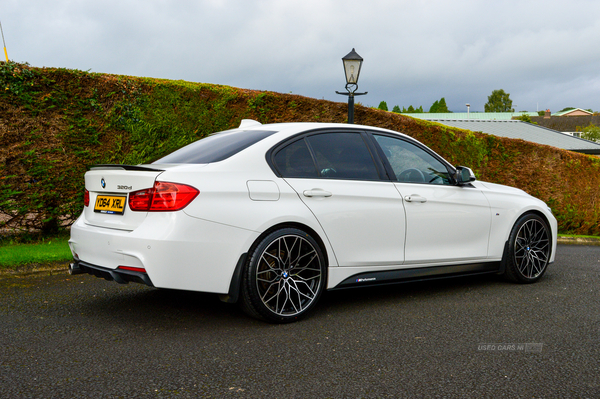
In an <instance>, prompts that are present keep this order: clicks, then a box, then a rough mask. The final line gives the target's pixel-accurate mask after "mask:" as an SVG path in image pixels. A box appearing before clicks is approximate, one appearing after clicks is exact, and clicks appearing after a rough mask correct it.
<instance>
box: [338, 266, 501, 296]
mask: <svg viewBox="0 0 600 399" xmlns="http://www.w3.org/2000/svg"><path fill="white" fill-rule="evenodd" d="M500 270H501V262H500V261H498V262H483V263H469V264H466V265H451V266H436V267H419V268H415V269H400V270H390V271H378V272H366V273H359V274H355V275H354V276H350V277H348V278H347V279H345V280H344V281H342V282H341V283H339V284H338V285H336V286H335V287H333V288H330V289H329V290H330V291H331V290H340V289H344V288H355V287H370V286H374V285H384V284H398V283H407V282H411V281H424V280H437V279H443V278H451V277H461V276H473V275H477V274H489V273H498V272H499V271H500Z"/></svg>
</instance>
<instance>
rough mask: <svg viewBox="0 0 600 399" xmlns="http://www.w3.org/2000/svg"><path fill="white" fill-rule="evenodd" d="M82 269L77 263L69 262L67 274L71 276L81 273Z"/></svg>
mask: <svg viewBox="0 0 600 399" xmlns="http://www.w3.org/2000/svg"><path fill="white" fill-rule="evenodd" d="M82 273H83V270H81V268H80V267H79V265H78V264H77V263H69V274H70V275H71V276H73V275H75V274H82Z"/></svg>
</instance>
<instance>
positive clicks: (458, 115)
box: [402, 112, 538, 120]
mask: <svg viewBox="0 0 600 399" xmlns="http://www.w3.org/2000/svg"><path fill="white" fill-rule="evenodd" d="M402 115H406V116H410V117H413V118H417V119H425V120H434V119H444V120H451V119H454V120H456V119H465V120H471V119H475V120H510V119H512V118H513V117H518V116H521V115H529V116H538V113H537V112H469V113H466V112H450V113H439V114H438V113H433V114H430V113H417V114H414V113H410V114H404V113H403V114H402Z"/></svg>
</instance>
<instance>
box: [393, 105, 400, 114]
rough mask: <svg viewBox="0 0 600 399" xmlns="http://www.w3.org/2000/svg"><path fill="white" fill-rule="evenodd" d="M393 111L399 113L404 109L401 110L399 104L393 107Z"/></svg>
mask: <svg viewBox="0 0 600 399" xmlns="http://www.w3.org/2000/svg"><path fill="white" fill-rule="evenodd" d="M392 112H395V113H397V114H399V113H400V112H402V111H400V107H399V106H397V105H394V108H392Z"/></svg>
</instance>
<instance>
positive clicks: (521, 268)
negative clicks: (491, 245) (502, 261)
mask: <svg viewBox="0 0 600 399" xmlns="http://www.w3.org/2000/svg"><path fill="white" fill-rule="evenodd" d="M550 238H551V233H550V229H549V228H548V224H547V223H546V221H545V220H544V219H542V218H541V217H540V216H538V215H536V214H532V213H530V214H526V215H523V216H521V218H519V220H517V222H516V223H515V225H514V227H513V229H512V231H511V233H510V238H509V243H508V254H507V256H508V258H507V259H506V277H508V279H510V280H512V281H514V282H517V283H534V282H536V281H538V280H539V279H540V278H541V277H542V275H543V274H544V273H545V272H546V267H547V266H548V261H549V260H550V253H551V250H552V244H551V239H550Z"/></svg>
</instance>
